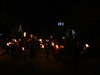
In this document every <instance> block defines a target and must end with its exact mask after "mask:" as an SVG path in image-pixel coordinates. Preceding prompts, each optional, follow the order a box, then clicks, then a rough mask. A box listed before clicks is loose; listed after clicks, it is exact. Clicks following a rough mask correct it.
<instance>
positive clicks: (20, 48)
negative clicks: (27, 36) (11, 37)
mask: <svg viewBox="0 0 100 75" xmlns="http://www.w3.org/2000/svg"><path fill="white" fill-rule="evenodd" d="M19 46H20V47H19V53H20V54H22V40H20V41H19Z"/></svg>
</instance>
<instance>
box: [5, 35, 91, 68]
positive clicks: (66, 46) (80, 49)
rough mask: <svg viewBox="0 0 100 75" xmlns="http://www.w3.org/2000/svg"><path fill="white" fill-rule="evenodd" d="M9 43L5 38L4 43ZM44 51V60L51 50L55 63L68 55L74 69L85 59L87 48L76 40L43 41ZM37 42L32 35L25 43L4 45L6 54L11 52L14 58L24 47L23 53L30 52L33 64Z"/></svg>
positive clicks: (87, 53)
mask: <svg viewBox="0 0 100 75" xmlns="http://www.w3.org/2000/svg"><path fill="white" fill-rule="evenodd" d="M8 42H9V39H8V38H6V43H8ZM44 43H45V51H46V59H49V50H50V49H52V50H53V54H54V57H55V60H56V61H62V56H63V55H70V56H71V57H72V62H73V64H74V67H77V65H78V64H79V63H80V62H81V60H82V59H87V58H88V55H89V52H88V50H87V49H88V48H87V47H85V45H84V43H82V41H80V40H78V39H76V40H72V39H71V40H59V41H58V40H57V39H52V40H49V41H48V40H45V42H44ZM52 43H54V45H52ZM39 44H40V43H39V41H36V39H33V35H32V34H31V35H30V39H28V40H27V41H22V40H21V39H19V41H17V42H13V41H12V42H11V44H9V46H8V45H7V44H6V53H7V54H9V50H11V56H12V58H13V57H14V53H15V51H17V52H19V54H20V55H21V54H22V47H24V51H27V50H29V52H30V54H29V55H30V61H31V62H32V63H33V62H34V58H35V55H36V54H37V49H38V47H40V45H39Z"/></svg>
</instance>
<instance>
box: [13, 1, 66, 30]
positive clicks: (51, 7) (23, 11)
mask: <svg viewBox="0 0 100 75" xmlns="http://www.w3.org/2000/svg"><path fill="white" fill-rule="evenodd" d="M12 3H13V6H12V9H13V10H12V11H14V12H15V13H16V14H17V15H19V14H20V17H21V19H22V21H23V22H24V24H27V25H30V27H31V28H32V27H33V26H34V29H36V30H44V29H45V30H51V28H52V25H54V24H57V19H58V18H60V16H64V13H65V12H64V11H65V8H64V2H62V1H60V2H56V1H55V2H54V1H42V0H33V1H32V0H21V1H18V0H14V1H12Z"/></svg>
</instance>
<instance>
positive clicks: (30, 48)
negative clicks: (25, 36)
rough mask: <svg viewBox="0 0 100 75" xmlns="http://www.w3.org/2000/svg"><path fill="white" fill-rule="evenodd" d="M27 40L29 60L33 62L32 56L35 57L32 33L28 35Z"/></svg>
mask: <svg viewBox="0 0 100 75" xmlns="http://www.w3.org/2000/svg"><path fill="white" fill-rule="evenodd" d="M28 42H29V51H30V60H31V63H32V62H33V63H34V58H35V48H34V42H35V41H34V39H33V35H32V34H31V35H30V39H29V40H28Z"/></svg>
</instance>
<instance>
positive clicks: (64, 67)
mask: <svg viewBox="0 0 100 75" xmlns="http://www.w3.org/2000/svg"><path fill="white" fill-rule="evenodd" d="M84 63H85V64H84ZM86 63H87V64H88V63H91V61H90V62H89V61H84V62H82V63H81V67H79V70H74V68H73V65H72V62H71V59H70V56H67V57H66V58H65V57H64V56H63V60H62V62H60V61H58V62H56V60H55V58H54V55H53V52H52V50H50V55H49V59H48V60H46V52H45V50H44V49H38V52H37V55H36V57H35V62H34V67H32V64H31V62H30V61H29V51H26V54H25V52H24V51H23V53H22V55H19V54H18V53H17V52H15V56H14V58H13V59H12V58H11V55H10V54H9V55H7V54H4V55H2V56H0V73H1V75H40V74H41V75H76V74H77V75H97V73H96V72H93V71H92V72H93V73H91V72H90V71H88V70H87V69H88V67H86ZM95 63H98V64H99V63H100V62H95ZM83 64H84V65H83ZM82 66H83V68H82ZM88 66H89V65H88ZM86 68H87V69H86ZM89 68H92V66H89ZM84 69H85V70H84ZM98 70H99V69H98Z"/></svg>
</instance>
